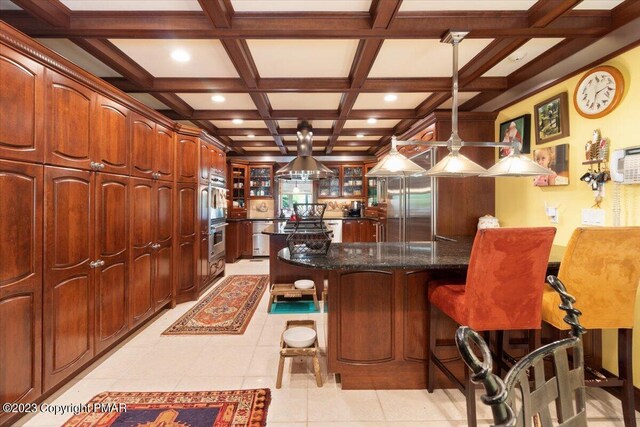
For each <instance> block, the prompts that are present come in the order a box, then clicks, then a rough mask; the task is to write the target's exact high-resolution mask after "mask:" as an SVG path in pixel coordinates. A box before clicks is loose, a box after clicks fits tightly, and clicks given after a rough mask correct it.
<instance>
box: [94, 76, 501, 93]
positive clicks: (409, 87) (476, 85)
mask: <svg viewBox="0 0 640 427" xmlns="http://www.w3.org/2000/svg"><path fill="white" fill-rule="evenodd" d="M104 80H105V81H107V82H108V83H110V84H112V85H114V86H115V87H117V88H118V89H120V90H122V91H125V92H177V93H210V92H220V93H245V92H292V91H297V92H368V93H376V92H380V93H386V92H397V93H402V92H443V91H444V92H447V91H450V90H451V78H449V77H416V78H398V79H393V78H376V79H367V80H366V81H365V82H364V83H363V84H362V87H360V88H359V89H358V88H352V87H351V82H350V80H349V79H348V78H343V79H340V78H328V79H325V78H297V79H288V78H287V79H284V78H282V79H281V78H267V79H265V78H260V79H259V80H258V87H257V88H255V89H248V88H247V87H246V86H245V85H244V82H243V81H242V79H233V78H180V77H160V78H158V77H156V78H155V79H153V82H152V83H151V84H149V85H146V86H142V85H137V84H135V83H133V82H131V81H129V80H128V79H124V78H122V77H106V78H104ZM506 88H507V79H506V78H505V77H480V78H476V79H475V80H473V81H470V82H469V83H468V84H466V85H465V86H462V85H461V86H460V89H461V90H464V91H468V92H477V91H482V90H497V89H506Z"/></svg>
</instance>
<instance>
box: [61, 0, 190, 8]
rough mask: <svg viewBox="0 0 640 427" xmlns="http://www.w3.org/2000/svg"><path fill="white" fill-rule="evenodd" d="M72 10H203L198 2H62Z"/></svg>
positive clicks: (128, 0) (81, 0)
mask: <svg viewBox="0 0 640 427" xmlns="http://www.w3.org/2000/svg"><path fill="white" fill-rule="evenodd" d="M61 1H62V3H63V4H64V5H65V6H67V7H68V8H69V9H71V10H202V9H201V8H200V5H199V4H198V0H61Z"/></svg>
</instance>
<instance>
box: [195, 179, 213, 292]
mask: <svg viewBox="0 0 640 427" xmlns="http://www.w3.org/2000/svg"><path fill="white" fill-rule="evenodd" d="M198 207H199V210H198V242H199V243H198V246H199V251H198V283H199V286H200V288H204V286H206V284H207V283H208V282H209V279H210V276H209V228H210V224H209V186H208V185H204V184H200V191H199V192H198Z"/></svg>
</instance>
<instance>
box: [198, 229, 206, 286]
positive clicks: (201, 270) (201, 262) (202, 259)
mask: <svg viewBox="0 0 640 427" xmlns="http://www.w3.org/2000/svg"><path fill="white" fill-rule="evenodd" d="M199 245H200V248H199V249H200V250H199V254H198V283H200V289H202V288H203V287H204V286H205V285H206V284H207V282H209V236H208V235H206V234H201V235H200V243H199Z"/></svg>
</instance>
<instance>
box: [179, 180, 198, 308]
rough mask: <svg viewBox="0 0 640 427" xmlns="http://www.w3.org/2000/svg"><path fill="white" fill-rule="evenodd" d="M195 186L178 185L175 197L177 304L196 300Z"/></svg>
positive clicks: (196, 229)
mask: <svg viewBox="0 0 640 427" xmlns="http://www.w3.org/2000/svg"><path fill="white" fill-rule="evenodd" d="M197 187H198V185H197V184H190V183H178V184H177V191H176V194H177V197H176V199H177V200H176V228H177V231H176V237H177V240H178V242H177V246H176V251H177V252H176V257H177V262H176V266H177V271H176V273H177V282H176V299H177V301H178V302H183V301H190V300H193V299H196V298H197V295H198V286H197V284H198V282H197V276H196V274H197V263H196V256H197V252H198V237H199V236H198V227H197V226H196V224H197V223H196V203H197V196H198V194H197Z"/></svg>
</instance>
